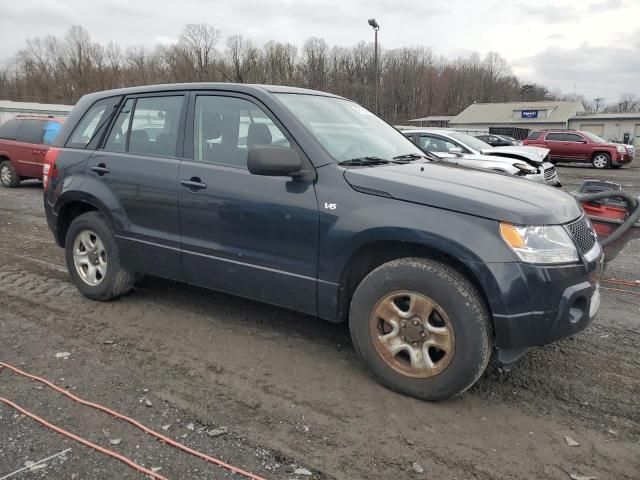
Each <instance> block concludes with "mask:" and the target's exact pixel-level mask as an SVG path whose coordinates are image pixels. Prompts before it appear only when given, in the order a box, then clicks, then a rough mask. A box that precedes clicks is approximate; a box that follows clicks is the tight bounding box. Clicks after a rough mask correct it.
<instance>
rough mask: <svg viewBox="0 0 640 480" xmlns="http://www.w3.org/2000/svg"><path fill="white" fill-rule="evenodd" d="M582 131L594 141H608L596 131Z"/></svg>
mask: <svg viewBox="0 0 640 480" xmlns="http://www.w3.org/2000/svg"><path fill="white" fill-rule="evenodd" d="M581 133H582V134H583V135H584V136H585V137H587V138H588V139H589V140H591V141H592V142H593V143H607V141H606V140H605V139H604V138H602V137H599V136H598V135H596V134H595V133H591V132H581Z"/></svg>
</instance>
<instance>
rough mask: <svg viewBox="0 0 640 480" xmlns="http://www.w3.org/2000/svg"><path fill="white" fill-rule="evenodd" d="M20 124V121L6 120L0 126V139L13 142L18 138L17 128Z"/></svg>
mask: <svg viewBox="0 0 640 480" xmlns="http://www.w3.org/2000/svg"><path fill="white" fill-rule="evenodd" d="M21 123H22V121H21V120H7V121H6V122H4V123H3V124H2V125H0V139H2V140H15V139H16V138H17V137H18V128H19V127H20V124H21Z"/></svg>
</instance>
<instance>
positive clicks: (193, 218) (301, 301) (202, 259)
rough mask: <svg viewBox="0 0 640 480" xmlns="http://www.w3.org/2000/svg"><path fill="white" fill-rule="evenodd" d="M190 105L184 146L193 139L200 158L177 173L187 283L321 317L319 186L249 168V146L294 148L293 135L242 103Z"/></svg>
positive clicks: (197, 100)
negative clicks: (318, 295) (318, 296)
mask: <svg viewBox="0 0 640 480" xmlns="http://www.w3.org/2000/svg"><path fill="white" fill-rule="evenodd" d="M191 103H192V104H191V105H190V108H189V111H190V114H189V121H188V122H187V129H186V132H191V135H189V133H186V135H185V141H186V142H188V141H189V139H190V138H191V139H193V140H191V141H193V142H194V144H193V146H194V157H195V160H193V161H187V160H185V161H183V162H182V163H181V165H180V173H179V179H180V182H181V185H180V220H181V229H182V266H183V273H184V277H185V279H186V280H187V281H188V282H190V283H194V284H197V285H202V286H205V287H209V288H213V289H216V290H221V291H224V292H228V293H232V294H236V295H241V296H244V297H248V298H253V299H256V300H260V301H264V302H267V303H272V304H276V305H281V306H284V307H289V308H294V309H296V310H300V311H303V312H307V313H310V314H316V312H317V308H316V283H317V258H318V219H319V214H318V203H317V200H316V195H315V189H314V185H313V182H312V181H311V180H305V179H295V180H294V179H292V178H288V177H267V176H258V175H252V174H251V173H250V172H249V171H248V170H247V169H246V156H247V150H248V148H250V147H251V146H253V145H261V144H278V145H289V140H288V137H286V136H285V134H284V133H282V130H281V128H280V127H278V126H277V125H276V124H275V122H273V121H272V119H271V118H270V117H268V116H267V115H266V114H265V113H264V111H263V110H261V109H260V107H258V106H257V105H255V104H253V103H250V102H249V101H248V100H246V99H244V98H241V97H235V96H207V95H198V96H194V99H193V100H192V102H191ZM193 119H195V121H194V120H193ZM182 182H185V183H186V184H182Z"/></svg>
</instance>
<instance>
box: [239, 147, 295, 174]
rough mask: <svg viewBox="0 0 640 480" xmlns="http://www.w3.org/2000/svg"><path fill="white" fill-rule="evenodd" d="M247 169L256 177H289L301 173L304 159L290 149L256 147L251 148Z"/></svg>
mask: <svg viewBox="0 0 640 480" xmlns="http://www.w3.org/2000/svg"><path fill="white" fill-rule="evenodd" d="M247 167H248V168H249V171H250V172H251V173H252V174H254V175H265V176H268V177H289V176H295V175H296V174H298V173H300V172H301V170H302V158H300V154H299V153H298V152H296V151H295V150H294V149H292V148H289V147H280V146H277V145H256V146H254V147H251V148H249V153H248V155H247Z"/></svg>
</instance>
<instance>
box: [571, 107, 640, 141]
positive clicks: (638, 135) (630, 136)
mask: <svg viewBox="0 0 640 480" xmlns="http://www.w3.org/2000/svg"><path fill="white" fill-rule="evenodd" d="M569 128H571V129H573V130H587V131H589V132H593V133H595V134H596V135H599V136H601V137H602V138H604V139H605V140H609V141H612V142H618V143H633V144H634V145H635V146H636V147H637V148H640V113H639V112H636V113H595V114H593V115H576V116H575V117H573V118H571V119H569Z"/></svg>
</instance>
